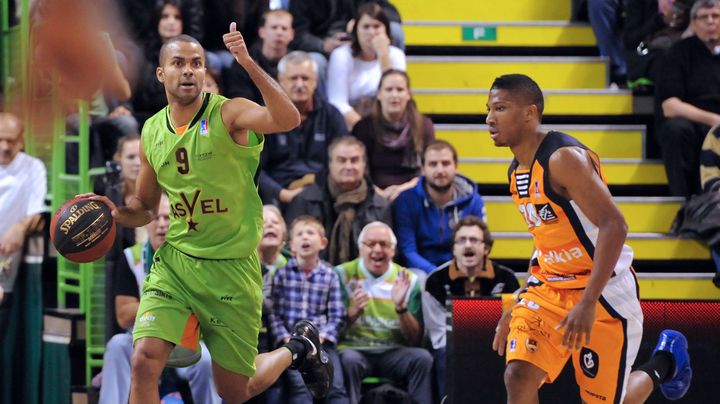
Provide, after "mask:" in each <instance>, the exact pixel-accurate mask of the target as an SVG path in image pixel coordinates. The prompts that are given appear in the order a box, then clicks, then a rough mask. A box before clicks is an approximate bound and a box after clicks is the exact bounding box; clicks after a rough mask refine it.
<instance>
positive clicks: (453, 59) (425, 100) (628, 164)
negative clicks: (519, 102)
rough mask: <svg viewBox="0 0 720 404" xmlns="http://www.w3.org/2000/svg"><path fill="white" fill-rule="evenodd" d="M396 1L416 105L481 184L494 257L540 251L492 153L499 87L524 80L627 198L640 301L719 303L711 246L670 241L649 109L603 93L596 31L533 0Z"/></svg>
mask: <svg viewBox="0 0 720 404" xmlns="http://www.w3.org/2000/svg"><path fill="white" fill-rule="evenodd" d="M394 4H395V5H396V6H397V7H398V9H399V10H400V12H401V15H402V16H403V20H404V24H405V30H406V37H407V45H408V72H409V74H410V77H411V80H412V84H413V94H414V97H415V99H416V100H417V103H418V106H419V108H420V110H421V111H422V112H423V113H426V114H429V115H430V116H431V117H433V118H434V120H435V122H436V133H437V137H438V138H441V139H445V140H448V141H449V142H451V143H452V144H454V145H455V146H456V148H457V149H458V153H459V159H460V162H459V171H460V172H461V173H463V174H464V175H466V176H468V177H470V178H471V179H473V180H474V181H476V182H478V184H479V185H480V190H481V193H483V196H484V197H485V201H486V207H487V214H488V222H489V225H490V228H491V229H492V231H493V234H494V237H495V239H496V242H495V246H494V248H493V251H492V257H493V258H494V259H497V260H499V261H501V262H504V263H506V264H509V265H511V266H513V267H514V269H515V270H517V271H520V272H524V271H526V270H527V259H528V258H529V256H530V254H531V253H532V248H533V247H532V241H531V239H530V235H529V234H528V232H527V231H526V230H527V227H526V225H525V224H524V222H523V221H522V220H521V218H520V216H519V215H518V214H517V212H516V211H515V210H516V208H515V206H514V204H513V202H512V200H511V199H510V197H509V193H508V190H507V167H508V165H509V163H510V161H511V159H512V154H511V153H510V150H509V149H505V148H496V147H495V146H494V145H493V143H492V140H491V139H490V137H489V134H488V132H487V126H486V125H484V119H485V112H486V102H487V94H488V87H489V85H490V84H491V83H492V81H493V79H494V78H495V77H497V76H500V75H502V74H507V73H524V74H527V75H529V76H531V77H533V78H534V79H535V80H536V81H537V82H538V84H539V85H540V86H541V88H542V89H543V91H544V93H545V102H546V103H545V115H544V122H546V123H548V122H549V123H551V124H547V125H544V128H545V129H546V130H559V131H563V132H566V133H569V134H571V135H573V136H575V137H577V138H578V139H579V140H580V141H581V142H583V143H584V144H586V145H587V146H589V147H590V148H592V149H593V150H595V151H596V152H597V153H598V154H599V155H600V157H601V160H602V163H603V170H604V173H605V176H606V179H607V181H608V184H609V185H610V188H611V190H613V191H614V190H616V189H621V190H622V195H623V196H621V197H616V202H617V203H618V206H619V207H620V209H621V211H622V212H623V214H624V215H625V218H626V221H627V222H628V226H629V236H628V244H629V245H630V246H632V247H633V249H634V250H635V265H636V268H637V269H638V271H639V277H640V279H641V284H642V285H644V286H645V287H643V288H642V289H641V290H643V291H644V292H643V293H642V296H643V297H644V298H672V299H682V298H711V299H718V298H720V296H718V293H717V291H716V289H715V288H714V287H713V286H712V284H711V283H710V277H711V273H710V272H711V271H712V268H711V267H712V265H711V264H710V263H709V258H710V253H709V250H708V249H707V247H706V246H704V245H703V244H702V243H700V242H698V241H695V240H688V239H677V238H673V237H672V236H670V235H669V234H668V232H669V229H670V226H671V224H672V222H673V219H674V218H675V214H676V212H677V210H678V209H679V207H680V205H681V203H682V200H681V199H678V198H671V197H667V196H665V195H667V178H666V175H665V170H664V167H663V165H662V163H661V162H660V161H659V160H658V159H657V158H649V157H648V156H649V154H652V153H648V150H649V149H650V147H649V145H650V143H651V142H652V125H651V123H652V116H651V113H652V111H651V108H647V107H642V103H639V102H638V99H637V97H635V99H634V97H633V95H632V93H631V92H630V91H628V90H618V89H608V85H609V80H608V77H609V73H608V69H609V62H608V60H607V58H604V57H599V56H597V50H596V49H595V48H594V46H595V40H594V36H593V34H592V30H591V28H590V26H589V25H587V24H578V23H570V21H569V20H570V1H562V2H553V5H552V7H550V6H549V5H548V4H547V3H546V2H538V1H534V0H517V1H512V2H502V3H497V2H491V1H489V0H459V1H455V2H453V3H452V7H438V3H437V2H432V1H428V0H397V1H394ZM588 49H592V51H591V52H590V53H588ZM644 101H648V100H644ZM645 104H648V103H647V102H645ZM639 105H640V107H639Z"/></svg>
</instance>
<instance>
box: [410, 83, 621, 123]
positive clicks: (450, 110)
mask: <svg viewBox="0 0 720 404" xmlns="http://www.w3.org/2000/svg"><path fill="white" fill-rule="evenodd" d="M412 84H413V86H414V85H415V82H414V81H413V83H412ZM490 84H492V81H489V82H488V83H486V84H485V85H486V86H489V85H490ZM543 95H544V96H545V111H544V115H630V114H632V113H633V97H632V93H631V92H630V91H626V90H609V89H594V90H588V89H586V90H543ZM413 98H415V102H417V104H418V108H420V111H421V112H422V113H424V114H476V115H484V114H486V113H487V101H488V90H477V89H441V88H414V89H413Z"/></svg>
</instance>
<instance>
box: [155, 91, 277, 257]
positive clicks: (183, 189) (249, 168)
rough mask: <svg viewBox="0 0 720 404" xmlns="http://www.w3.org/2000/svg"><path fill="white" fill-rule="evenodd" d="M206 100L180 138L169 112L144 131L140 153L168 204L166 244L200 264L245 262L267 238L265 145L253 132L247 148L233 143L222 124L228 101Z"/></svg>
mask: <svg viewBox="0 0 720 404" xmlns="http://www.w3.org/2000/svg"><path fill="white" fill-rule="evenodd" d="M202 97H203V103H202V106H201V107H200V110H199V111H198V112H197V114H196V115H195V117H194V118H193V119H192V121H190V123H189V124H188V126H187V129H186V130H185V132H184V133H183V134H182V135H179V134H178V133H177V132H176V130H175V128H174V127H173V125H172V121H171V120H170V107H169V106H167V107H165V108H164V109H162V110H161V111H160V112H158V113H157V114H155V115H154V116H152V117H151V118H150V119H148V120H147V122H145V125H144V126H143V130H142V144H143V150H144V151H145V155H146V156H147V159H148V161H149V162H150V165H151V166H152V167H153V169H154V170H155V173H156V175H157V180H158V183H159V184H160V186H161V187H162V189H164V190H165V192H167V194H168V197H169V198H170V229H169V230H168V233H167V236H166V240H167V242H168V243H170V244H171V245H172V246H173V247H175V248H177V249H178V250H180V251H182V252H184V253H185V254H188V255H191V256H194V257H198V258H206V259H229V258H243V257H247V256H249V255H250V254H251V253H252V252H253V251H255V249H256V248H257V245H258V242H259V241H260V237H261V236H262V227H263V213H262V203H261V201H260V197H259V196H258V192H257V184H256V182H255V178H256V173H257V170H258V164H259V161H260V152H261V151H262V148H263V145H264V138H263V135H262V134H258V133H254V132H252V131H250V132H249V134H248V136H249V138H250V145H249V146H248V147H245V146H241V145H239V144H237V143H235V141H234V140H233V139H232V138H231V137H230V134H229V133H228V131H227V129H226V128H225V125H224V124H223V121H222V117H221V109H222V105H223V103H224V102H225V101H227V98H225V97H222V96H219V95H214V94H206V93H204V94H203V95H202Z"/></svg>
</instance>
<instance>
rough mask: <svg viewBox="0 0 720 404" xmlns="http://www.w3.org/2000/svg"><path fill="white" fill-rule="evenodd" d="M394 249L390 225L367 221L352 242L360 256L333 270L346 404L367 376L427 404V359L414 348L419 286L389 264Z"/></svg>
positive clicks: (429, 395)
mask: <svg viewBox="0 0 720 404" xmlns="http://www.w3.org/2000/svg"><path fill="white" fill-rule="evenodd" d="M396 246H397V239H396V238H395V234H393V231H392V229H391V228H390V226H388V225H387V224H385V223H382V222H371V223H369V224H367V225H366V226H365V227H364V228H363V229H362V231H361V232H360V237H358V248H359V249H360V257H359V258H357V259H355V260H353V261H350V262H346V263H344V264H341V265H339V266H337V267H336V268H335V270H336V271H337V272H338V275H339V278H340V290H341V293H342V295H343V300H344V301H345V306H346V307H347V317H348V318H347V330H346V333H345V339H344V340H342V341H341V342H340V343H339V345H338V349H339V350H340V362H341V363H342V367H343V373H344V379H345V388H346V389H347V391H348V397H349V399H350V403H351V404H355V403H357V402H358V401H359V400H360V390H361V384H362V380H363V378H364V377H367V376H379V377H384V378H389V379H391V380H393V381H398V382H402V384H403V385H406V386H407V391H408V393H409V395H410V396H411V397H412V399H413V402H415V403H431V402H432V384H431V383H432V382H431V380H432V379H431V377H432V363H433V361H432V356H431V355H430V353H429V352H428V351H427V350H425V349H423V348H420V347H419V345H420V342H421V340H422V336H423V325H422V304H421V302H420V295H421V288H420V282H419V279H418V277H417V275H415V274H414V273H412V272H410V271H409V270H407V269H405V268H403V267H401V266H400V265H398V264H395V263H394V262H393V261H392V260H393V258H394V257H395V248H396Z"/></svg>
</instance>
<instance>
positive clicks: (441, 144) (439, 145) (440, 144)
mask: <svg viewBox="0 0 720 404" xmlns="http://www.w3.org/2000/svg"><path fill="white" fill-rule="evenodd" d="M444 149H448V150H450V151H451V152H452V155H453V161H455V164H456V165H457V162H458V156H457V150H455V147H454V146H453V145H451V144H450V142H448V141H446V140H442V139H435V140H433V141H432V142H430V143H428V145H427V146H425V150H423V153H422V160H421V161H422V164H423V165H425V155H426V154H427V152H429V151H430V150H444Z"/></svg>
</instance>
